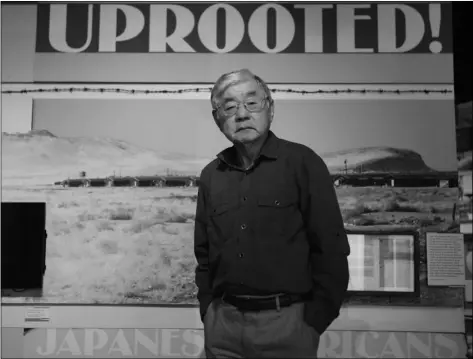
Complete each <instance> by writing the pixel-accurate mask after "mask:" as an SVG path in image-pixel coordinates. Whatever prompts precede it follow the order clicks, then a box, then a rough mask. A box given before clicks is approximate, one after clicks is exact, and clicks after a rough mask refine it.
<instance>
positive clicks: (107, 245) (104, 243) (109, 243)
mask: <svg viewBox="0 0 473 359" xmlns="http://www.w3.org/2000/svg"><path fill="white" fill-rule="evenodd" d="M98 247H99V248H100V249H101V250H102V252H103V253H105V254H116V253H118V243H117V242H116V241H114V240H112V239H103V240H101V241H100V242H99V243H98Z"/></svg>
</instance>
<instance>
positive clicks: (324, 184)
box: [194, 69, 350, 358]
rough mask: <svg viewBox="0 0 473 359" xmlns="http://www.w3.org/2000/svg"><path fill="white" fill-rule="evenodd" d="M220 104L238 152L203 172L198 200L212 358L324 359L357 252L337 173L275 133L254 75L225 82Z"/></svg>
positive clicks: (201, 294) (269, 102) (198, 249)
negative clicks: (323, 341) (323, 344)
mask: <svg viewBox="0 0 473 359" xmlns="http://www.w3.org/2000/svg"><path fill="white" fill-rule="evenodd" d="M211 103H212V108H213V111H212V115H213V118H214V120H215V123H216V124H217V126H218V127H219V129H220V131H221V132H222V133H223V134H224V135H225V137H226V138H227V139H228V140H229V141H230V142H232V143H233V146H232V147H229V148H227V149H225V150H224V151H222V152H220V153H219V154H218V155H217V158H216V159H215V160H214V161H212V162H211V163H210V164H208V165H207V166H206V167H205V168H204V169H203V170H202V173H201V177H200V186H199V194H198V199H197V212H196V221H195V238H194V241H195V243H194V250H195V256H196V258H197V262H198V265H197V269H196V276H195V279H196V285H197V287H198V289H199V290H198V300H199V303H200V314H201V318H202V321H203V323H204V333H205V354H206V356H207V357H208V358H276V357H279V358H282V357H284V358H290V357H293V358H295V357H297V358H316V357H317V349H318V345H319V337H320V335H321V334H322V333H323V332H324V331H325V330H326V329H327V327H328V326H329V325H330V324H331V323H332V321H333V320H334V319H335V318H337V317H338V315H339V311H340V307H341V305H342V302H343V299H344V296H345V293H346V290H347V287H348V279H349V273H348V261H347V256H348V255H349V253H350V247H349V244H348V240H347V236H346V233H345V230H344V225H343V220H342V216H341V213H340V207H339V204H338V201H337V197H336V193H335V190H334V187H333V184H332V181H331V177H330V174H329V172H328V169H327V167H326V165H325V163H324V162H323V160H322V159H321V158H320V157H319V156H318V155H317V154H316V153H315V152H314V151H312V150H311V149H310V148H308V147H306V146H304V145H301V144H298V143H294V142H290V141H286V140H283V139H279V138H278V137H276V135H275V134H274V133H273V132H272V131H270V125H271V122H272V121H273V116H274V103H273V99H272V97H271V92H270V90H269V89H268V87H267V85H266V84H265V83H264V81H263V80H262V79H261V78H259V77H258V76H256V75H254V74H252V73H251V72H250V71H249V70H246V69H244V70H238V71H234V72H231V73H228V74H224V75H222V76H221V77H220V78H219V79H218V80H217V82H216V84H215V86H214V87H213V89H212V92H211ZM294 116H297V113H295V114H294ZM290 120H291V119H286V121H290ZM316 120H317V119H314V121H316Z"/></svg>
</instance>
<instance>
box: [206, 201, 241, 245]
mask: <svg viewBox="0 0 473 359" xmlns="http://www.w3.org/2000/svg"><path fill="white" fill-rule="evenodd" d="M236 207H237V203H236V201H234V200H232V198H231V197H226V196H223V197H216V198H214V199H212V200H211V205H210V206H209V209H208V216H209V225H208V227H207V230H208V233H209V236H210V238H209V239H210V240H211V241H212V242H213V243H214V244H215V245H216V246H217V247H219V244H223V243H225V242H226V241H227V240H228V239H230V236H231V235H232V232H233V227H234V223H235V215H236V213H235V209H236Z"/></svg>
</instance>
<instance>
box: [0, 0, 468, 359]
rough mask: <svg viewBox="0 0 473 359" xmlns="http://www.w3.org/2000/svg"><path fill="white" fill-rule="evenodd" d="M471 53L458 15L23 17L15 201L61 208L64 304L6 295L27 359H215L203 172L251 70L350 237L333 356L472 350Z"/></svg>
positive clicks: (330, 9) (11, 188) (386, 8)
mask: <svg viewBox="0 0 473 359" xmlns="http://www.w3.org/2000/svg"><path fill="white" fill-rule="evenodd" d="M217 27H218V28H219V31H217ZM220 29H224V30H222V31H220ZM452 52H453V49H452V24H451V4H450V3H448V2H443V3H404V4H401V3H399V4H392V3H389V4H388V3H386V4H384V3H379V4H378V3H376V4H375V3H359V4H356V3H350V4H348V3H347V4H335V3H334V4H330V3H323V4H322V3H300V4H298V3H281V4H278V3H271V4H263V3H228V4H226V3H225V4H224V3H173V4H164V3H162V4H161V3H154V4H144V3H140V4H132V3H129V4H127V3H120V4H112V3H104V4H100V3H93V4H87V3H80V4H39V5H31V4H26V5H19V4H16V5H3V6H2V201H3V202H5V201H19V202H22V201H24V202H31V201H33V202H36V201H41V202H45V203H46V204H47V219H46V230H47V232H48V239H47V253H46V272H45V276H44V287H43V290H42V295H41V296H40V297H35V296H28V295H21V296H20V295H17V294H14V292H11V291H2V315H3V318H4V319H5V320H6V321H4V324H3V325H4V326H6V327H10V328H13V327H14V328H23V329H24V330H23V329H22V330H23V332H22V333H21V335H22V337H23V339H22V343H23V344H22V345H20V346H21V347H22V348H23V349H22V355H24V357H35V356H36V357H65V356H70V357H80V356H87V355H88V356H91V355H92V356H100V357H104V356H105V357H107V356H109V357H113V356H114V355H123V356H127V355H128V356H130V355H131V356H136V357H145V356H152V355H154V356H170V355H172V354H175V355H179V356H184V357H192V356H198V355H199V353H200V352H201V351H202V348H203V334H202V324H201V323H200V319H199V317H198V312H197V304H198V303H197V299H196V292H197V288H196V286H195V283H194V270H195V266H196V261H195V257H194V253H193V228H194V219H195V206H196V197H197V191H198V184H199V175H200V171H201V170H202V168H203V167H204V166H205V165H206V164H207V163H209V162H210V161H211V160H213V159H214V158H215V155H216V154H217V153H218V152H219V151H221V150H222V149H224V148H226V147H228V146H230V145H231V143H230V142H228V141H227V140H226V138H225V137H224V136H223V135H222V134H221V133H220V131H219V130H218V128H217V127H216V126H215V124H214V122H213V120H212V117H211V106H210V88H211V86H212V84H213V83H214V82H215V80H216V79H217V78H218V77H219V76H220V75H221V74H222V73H225V72H228V71H231V70H235V69H240V68H248V69H250V70H251V71H253V72H254V73H256V74H257V75H259V76H261V77H262V78H263V79H264V80H265V81H266V82H267V83H268V85H269V88H270V89H271V91H272V96H273V98H274V100H275V117H274V122H273V127H272V130H273V131H274V133H275V134H276V135H277V136H278V137H280V138H284V139H287V140H290V141H294V142H298V143H302V144H304V145H306V146H308V147H310V148H311V149H313V150H314V151H315V152H316V153H318V154H319V155H320V156H321V157H322V158H323V159H324V161H325V163H326V164H327V166H328V168H329V170H330V173H331V175H332V179H333V183H334V186H335V189H336V193H337V196H338V200H339V203H340V208H341V211H342V215H343V219H344V223H345V226H346V229H347V231H348V232H349V239H350V246H351V249H352V251H351V255H350V258H349V260H350V276H351V281H350V287H349V289H350V295H349V296H348V297H347V300H346V302H345V303H344V306H343V308H342V313H341V316H340V317H339V318H338V319H337V320H336V321H335V322H334V323H333V324H332V326H331V327H330V328H329V330H328V331H327V332H326V333H325V334H324V335H323V336H322V339H321V349H320V352H319V355H320V357H333V356H334V355H341V356H344V357H356V356H357V355H358V356H359V355H363V350H365V349H362V348H361V349H360V344H359V343H360V342H363V343H365V344H366V345H368V349H367V350H368V351H370V352H371V353H376V355H378V356H379V357H386V356H389V355H391V356H393V355H394V356H395V357H404V358H405V357H409V358H410V357H424V356H425V357H429V356H430V355H434V354H435V355H437V356H440V357H445V358H446V357H459V356H461V355H463V352H464V345H465V343H464V339H463V334H462V333H464V318H463V306H464V300H465V292H464V286H465V260H464V258H465V249H464V244H463V238H462V235H461V233H460V230H459V229H460V220H459V218H460V216H459V210H460V209H462V208H466V207H465V206H464V205H462V204H461V203H463V202H461V198H460V197H462V196H461V195H462V193H464V191H463V190H461V188H462V187H461V186H460V184H461V183H462V182H461V180H459V171H458V168H459V160H462V161H465V160H464V157H462V159H460V158H459V156H458V154H457V140H456V138H457V137H456V131H457V129H456V120H455V118H456V117H455V115H456V109H455V102H454V92H453V53H452ZM470 157H471V151H470ZM445 253H447V254H448V255H447V254H445ZM470 253H471V252H470ZM38 318H39V319H38ZM433 318H436V319H435V320H433ZM438 318H443V319H442V320H439V319H438ZM357 331H358V332H357ZM369 332H372V333H374V334H366V333H369ZM397 332H402V333H397ZM432 333H437V334H435V335H434V334H432ZM360 335H361V336H360ZM360 338H361V339H360ZM337 343H338V344H337ZM348 343H351V344H348ZM399 343H400V344H399ZM360 353H361V354H360ZM393 353H394V354H393ZM432 353H434V354H432ZM370 355H371V354H370Z"/></svg>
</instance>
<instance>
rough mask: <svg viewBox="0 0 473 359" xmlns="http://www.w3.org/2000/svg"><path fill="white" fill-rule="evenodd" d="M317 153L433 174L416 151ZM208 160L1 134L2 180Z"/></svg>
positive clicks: (111, 144) (99, 142) (187, 169)
mask: <svg viewBox="0 0 473 359" xmlns="http://www.w3.org/2000/svg"><path fill="white" fill-rule="evenodd" d="M321 157H322V158H323V159H324V161H325V162H326V164H327V166H328V167H329V169H330V171H331V172H343V171H345V169H348V171H350V172H352V171H362V172H365V173H366V172H391V173H392V172H399V173H432V172H435V171H434V170H433V169H431V168H430V167H429V166H427V165H426V164H425V162H424V161H423V159H422V157H421V156H420V155H419V154H418V153H416V152H414V151H411V150H404V149H396V148H390V147H366V148H358V149H354V150H344V151H338V152H332V153H326V154H323V155H322V156H321ZM210 161H211V159H207V158H194V157H192V156H190V155H185V154H181V153H171V152H162V151H160V152H158V151H154V150H150V149H145V148H141V147H139V146H136V145H133V144H130V143H128V142H126V141H122V140H116V139H112V138H85V137H78V138H69V137H57V136H55V135H54V134H52V133H51V132H49V131H47V130H33V131H30V132H28V133H24V134H22V133H16V134H8V133H2V181H3V183H4V184H17V185H21V184H24V185H29V184H50V183H53V182H56V181H60V180H63V179H66V178H68V177H70V178H76V177H78V176H79V172H80V171H85V172H86V174H87V176H88V177H105V176H110V175H114V174H115V175H122V176H133V175H155V174H165V173H166V172H167V171H170V172H174V173H180V174H187V175H198V174H199V173H200V171H201V170H202V168H203V167H204V166H205V165H206V164H207V163H209V162H210ZM345 161H346V164H345Z"/></svg>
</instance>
